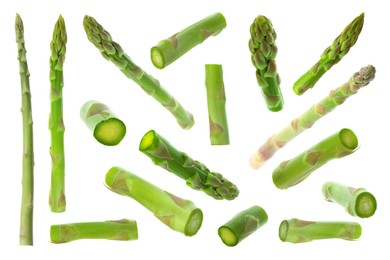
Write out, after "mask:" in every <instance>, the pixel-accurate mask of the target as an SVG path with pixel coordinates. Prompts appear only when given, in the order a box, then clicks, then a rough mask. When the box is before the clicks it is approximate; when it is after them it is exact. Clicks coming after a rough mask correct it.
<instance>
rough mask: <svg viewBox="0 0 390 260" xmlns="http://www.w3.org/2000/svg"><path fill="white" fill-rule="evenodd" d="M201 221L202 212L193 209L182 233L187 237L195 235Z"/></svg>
mask: <svg viewBox="0 0 390 260" xmlns="http://www.w3.org/2000/svg"><path fill="white" fill-rule="evenodd" d="M202 222H203V212H202V211H201V210H200V209H198V208H196V209H194V210H193V211H192V213H191V216H190V217H189V220H188V222H187V223H186V226H185V229H184V235H186V236H189V237H191V236H194V235H196V233H198V230H199V229H200V227H201V226H202Z"/></svg>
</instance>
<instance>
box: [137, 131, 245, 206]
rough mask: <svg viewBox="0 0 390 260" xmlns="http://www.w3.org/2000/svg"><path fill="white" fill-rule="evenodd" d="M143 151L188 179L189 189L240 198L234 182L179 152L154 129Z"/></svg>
mask: <svg viewBox="0 0 390 260" xmlns="http://www.w3.org/2000/svg"><path fill="white" fill-rule="evenodd" d="M139 150H140V151H141V152H143V153H144V154H145V155H146V156H148V157H149V158H151V159H152V161H153V163H154V164H156V165H158V166H160V167H162V168H164V169H166V170H167V171H169V172H172V173H174V174H175V175H177V176H178V177H180V178H182V179H184V180H185V181H186V184H187V185H188V186H189V187H191V188H193V189H195V190H201V191H203V192H204V193H206V194H207V195H209V196H211V197H213V198H214V199H217V200H221V199H226V200H233V199H235V198H236V197H237V196H238V193H239V191H238V189H237V187H236V186H235V185H234V184H233V183H231V182H230V181H228V180H227V179H225V178H224V177H223V176H222V175H221V174H219V173H216V172H211V171H210V170H209V169H208V168H207V167H206V166H205V165H203V164H202V163H200V162H198V161H195V160H193V159H192V158H190V157H189V156H188V155H187V154H185V153H183V152H181V151H179V150H177V149H176V148H175V147H173V146H172V145H171V144H170V143H169V142H168V141H167V140H165V139H164V138H163V137H162V136H161V135H159V134H158V133H157V132H156V131H154V130H150V131H149V132H147V133H146V134H145V135H144V136H143V138H142V140H141V142H140V145H139Z"/></svg>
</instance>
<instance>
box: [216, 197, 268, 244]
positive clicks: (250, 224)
mask: <svg viewBox="0 0 390 260" xmlns="http://www.w3.org/2000/svg"><path fill="white" fill-rule="evenodd" d="M267 221H268V215H267V213H266V212H265V210H264V209H263V208H261V207H259V206H256V205H255V206H252V207H250V208H248V209H246V210H244V211H241V212H239V213H238V214H237V215H235V216H234V217H233V218H232V219H231V220H229V221H228V222H227V223H226V224H224V225H223V226H221V227H219V228H218V235H219V237H220V238H221V239H222V242H223V243H224V244H225V245H227V246H236V245H237V244H238V243H240V242H241V241H242V240H244V239H245V238H246V237H248V236H249V235H250V234H252V233H253V232H255V231H256V230H257V229H259V228H260V227H261V226H263V225H264V224H265V223H267Z"/></svg>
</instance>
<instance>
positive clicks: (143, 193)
mask: <svg viewBox="0 0 390 260" xmlns="http://www.w3.org/2000/svg"><path fill="white" fill-rule="evenodd" d="M106 185H107V187H108V188H109V189H110V190H111V191H113V192H116V193H118V194H120V195H124V196H129V197H131V198H133V199H135V200H136V201H137V202H139V203H140V204H141V205H143V206H144V207H145V208H147V209H148V210H150V211H151V212H152V213H153V214H154V215H155V216H156V218H158V219H159V220H160V221H161V222H163V223H164V224H165V225H167V226H168V227H170V228H171V229H173V230H175V231H178V232H181V233H183V234H184V235H186V236H193V235H195V234H196V233H197V232H198V230H199V228H200V227H201V225H202V221H203V213H202V211H201V210H200V209H199V208H197V207H196V206H195V204H194V203H193V202H192V201H190V200H185V199H182V198H179V197H176V196H175V195H173V194H171V193H169V192H166V191H163V190H161V189H160V188H158V187H157V186H154V185H153V184H151V183H149V182H147V181H145V180H144V179H142V178H140V177H138V176H136V175H135V174H132V173H130V172H128V171H126V170H124V169H122V168H120V167H112V168H111V169H110V170H109V171H108V172H107V174H106Z"/></svg>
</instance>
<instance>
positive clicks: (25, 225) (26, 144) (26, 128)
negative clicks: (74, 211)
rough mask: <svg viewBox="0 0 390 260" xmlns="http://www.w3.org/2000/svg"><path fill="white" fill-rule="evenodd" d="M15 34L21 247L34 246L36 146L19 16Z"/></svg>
mask: <svg viewBox="0 0 390 260" xmlns="http://www.w3.org/2000/svg"><path fill="white" fill-rule="evenodd" d="M15 33H16V43H17V45H18V60H19V73H20V86H21V94H22V109H21V111H22V125H23V160H22V165H23V167H22V203H21V208H20V234H19V243H20V245H33V205H34V145H33V120H32V109H31V91H30V79H29V78H30V72H29V70H28V65H27V57H26V53H27V51H26V47H25V42H24V26H23V21H22V18H21V17H20V16H19V15H18V14H17V15H16V20H15Z"/></svg>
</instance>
